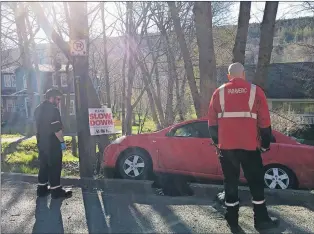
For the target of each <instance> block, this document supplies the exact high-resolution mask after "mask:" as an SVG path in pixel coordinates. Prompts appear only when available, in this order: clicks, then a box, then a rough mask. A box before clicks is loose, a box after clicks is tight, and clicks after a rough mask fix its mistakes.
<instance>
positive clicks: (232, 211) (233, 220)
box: [225, 205, 240, 233]
mask: <svg viewBox="0 0 314 234" xmlns="http://www.w3.org/2000/svg"><path fill="white" fill-rule="evenodd" d="M225 219H226V221H227V224H228V226H229V227H230V229H231V232H232V233H236V232H239V231H240V227H239V223H238V220H239V205H236V206H227V212H226V214H225Z"/></svg>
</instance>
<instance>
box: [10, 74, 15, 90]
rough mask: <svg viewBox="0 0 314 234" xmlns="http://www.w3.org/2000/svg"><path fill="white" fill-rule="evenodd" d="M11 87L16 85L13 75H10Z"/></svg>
mask: <svg viewBox="0 0 314 234" xmlns="http://www.w3.org/2000/svg"><path fill="white" fill-rule="evenodd" d="M11 87H13V88H15V87H16V77H15V75H14V74H13V75H11Z"/></svg>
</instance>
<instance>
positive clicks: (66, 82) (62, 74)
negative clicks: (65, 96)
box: [61, 73, 68, 87]
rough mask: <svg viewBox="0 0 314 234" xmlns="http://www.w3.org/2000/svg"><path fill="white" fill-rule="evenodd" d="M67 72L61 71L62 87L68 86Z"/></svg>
mask: <svg viewBox="0 0 314 234" xmlns="http://www.w3.org/2000/svg"><path fill="white" fill-rule="evenodd" d="M67 78H68V77H67V74H66V73H61V86H62V87H67V86H68V80H67Z"/></svg>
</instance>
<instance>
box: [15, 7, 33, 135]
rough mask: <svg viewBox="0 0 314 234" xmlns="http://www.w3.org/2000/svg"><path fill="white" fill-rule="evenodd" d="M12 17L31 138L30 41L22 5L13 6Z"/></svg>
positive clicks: (31, 86)
mask: <svg viewBox="0 0 314 234" xmlns="http://www.w3.org/2000/svg"><path fill="white" fill-rule="evenodd" d="M14 6H15V9H14V17H15V22H16V31H17V34H18V40H19V49H20V54H21V57H22V67H23V70H24V76H25V79H26V83H27V97H28V103H29V105H30V111H28V106H27V105H26V106H25V110H26V109H27V110H26V111H27V112H28V118H27V120H26V135H27V136H31V135H33V134H34V124H33V113H34V109H35V106H34V90H33V84H32V70H33V68H32V64H31V60H30V51H29V45H30V41H29V39H28V36H27V35H28V33H27V26H26V17H28V14H27V12H26V8H25V6H24V3H15V4H14Z"/></svg>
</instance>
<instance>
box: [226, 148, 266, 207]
mask: <svg viewBox="0 0 314 234" xmlns="http://www.w3.org/2000/svg"><path fill="white" fill-rule="evenodd" d="M221 154H222V157H220V163H221V167H222V171H223V174H224V187H225V202H226V205H227V206H236V205H238V202H239V197H238V184H239V177H240V166H241V167H242V170H243V172H244V176H245V178H246V180H247V182H248V184H249V188H250V192H251V195H252V197H253V203H255V204H260V203H262V201H264V199H265V197H264V166H263V161H262V157H261V153H260V151H258V150H256V151H247V150H240V149H239V150H221Z"/></svg>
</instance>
